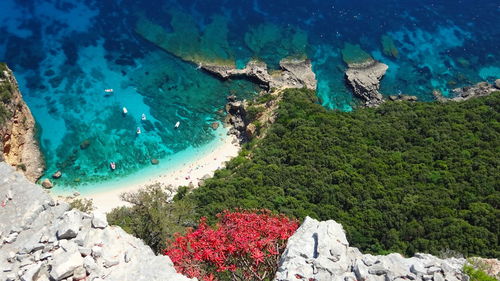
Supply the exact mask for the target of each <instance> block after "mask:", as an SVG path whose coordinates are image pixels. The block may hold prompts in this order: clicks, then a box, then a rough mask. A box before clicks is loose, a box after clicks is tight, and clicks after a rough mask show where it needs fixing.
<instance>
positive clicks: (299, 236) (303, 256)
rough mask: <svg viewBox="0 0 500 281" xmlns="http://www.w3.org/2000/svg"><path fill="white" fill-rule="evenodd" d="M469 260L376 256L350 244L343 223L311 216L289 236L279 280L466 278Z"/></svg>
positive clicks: (420, 255)
mask: <svg viewBox="0 0 500 281" xmlns="http://www.w3.org/2000/svg"><path fill="white" fill-rule="evenodd" d="M465 262H466V260H465V259H455V258H452V259H439V258H437V257H434V256H432V255H429V254H416V255H415V256H414V257H412V258H404V257H403V256H401V255H400V254H389V255H386V256H373V255H370V254H362V253H361V252H360V251H359V250H358V249H357V248H353V247H349V243H348V241H347V239H346V236H345V232H344V229H343V228H342V225H340V224H338V223H336V222H335V221H333V220H329V221H324V222H319V221H317V220H314V219H311V218H309V217H307V218H306V219H305V220H304V222H303V224H302V225H301V226H300V228H299V229H298V230H297V231H296V232H295V234H294V235H292V237H290V238H289V240H288V244H287V247H286V249H285V252H284V253H283V255H282V256H281V260H280V263H279V268H278V271H277V273H276V277H275V279H274V280H275V281H285V280H286V281H289V280H303V281H308V280H317V281H330V280H338V281H345V280H353V281H354V280H357V281H372V280H373V281H385V280H390V281H392V280H397V281H399V280H401V281H402V280H415V281H428V280H434V281H438V280H440V281H445V280H448V281H459V280H462V281H466V280H468V277H467V276H466V275H465V274H464V273H463V272H462V267H463V265H464V263H465Z"/></svg>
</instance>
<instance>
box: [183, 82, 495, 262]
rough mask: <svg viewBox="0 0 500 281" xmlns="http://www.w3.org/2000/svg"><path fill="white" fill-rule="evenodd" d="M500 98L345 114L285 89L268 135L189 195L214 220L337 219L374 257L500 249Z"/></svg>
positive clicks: (309, 95) (485, 252) (492, 252)
mask: <svg viewBox="0 0 500 281" xmlns="http://www.w3.org/2000/svg"><path fill="white" fill-rule="evenodd" d="M499 102H500V93H495V94H493V95H491V96H489V97H485V98H478V99H474V100H470V101H467V102H463V103H447V104H439V103H404V102H393V103H387V104H384V105H382V106H381V107H379V108H376V109H359V110H357V111H355V112H352V113H342V112H332V111H327V110H326V109H324V108H323V107H321V106H320V105H319V104H317V103H316V96H315V95H314V93H313V92H311V91H306V90H287V91H286V92H285V95H284V99H283V101H282V103H281V106H280V108H279V109H278V118H277V120H276V123H275V124H274V125H273V126H272V127H271V129H270V130H269V131H268V133H267V136H266V137H265V138H264V139H262V140H259V141H257V142H255V143H251V144H250V145H248V146H247V150H244V151H243V152H242V154H241V156H239V157H236V158H235V159H233V160H232V161H230V163H229V165H228V168H227V169H224V170H220V171H218V172H217V173H216V175H215V177H214V178H213V179H209V180H207V181H205V186H203V187H202V188H199V189H196V190H195V191H194V192H193V193H192V194H190V195H188V199H190V200H193V201H194V202H195V203H196V205H197V206H198V213H199V214H200V215H202V216H209V217H211V216H213V215H215V214H216V213H218V212H220V211H222V210H225V209H228V208H233V207H243V208H268V209H271V210H275V211H278V212H281V213H285V214H289V215H292V216H295V217H298V218H303V217H305V216H306V215H309V216H311V217H314V218H319V219H322V220H327V219H335V220H336V221H338V222H340V223H342V224H343V225H344V227H345V228H346V230H347V233H348V236H350V237H349V241H351V242H352V243H353V244H354V246H358V247H360V248H361V249H363V250H368V251H371V252H375V253H381V252H385V251H397V252H401V253H405V254H413V253H415V252H430V253H434V254H439V253H440V251H442V250H446V249H452V250H455V251H458V252H461V253H463V254H465V255H481V256H498V255H499V254H500V251H499V248H498V233H499V224H498V218H499V215H500V211H499V210H498V207H499V206H498V205H499V202H500V192H499V191H498V183H499V182H500V178H499V177H500V176H499V175H500V170H499V167H500V165H499V164H500V163H499V161H500V160H499V159H500V158H499V157H498V156H499V155H498V151H499V147H500V146H499V144H500V143H499V142H500V127H499V119H500V115H499V104H500V103H499Z"/></svg>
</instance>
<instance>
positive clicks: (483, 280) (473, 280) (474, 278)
mask: <svg viewBox="0 0 500 281" xmlns="http://www.w3.org/2000/svg"><path fill="white" fill-rule="evenodd" d="M463 270H464V273H465V274H467V275H468V276H469V277H470V281H497V279H496V278H495V277H492V276H489V275H488V274H487V273H486V272H484V271H483V270H481V269H476V268H474V267H472V266H470V265H464V268H463Z"/></svg>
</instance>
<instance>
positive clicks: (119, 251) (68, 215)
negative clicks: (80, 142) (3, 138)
mask: <svg viewBox="0 0 500 281" xmlns="http://www.w3.org/2000/svg"><path fill="white" fill-rule="evenodd" d="M0 200H2V202H1V203H2V207H0V280H16V281H17V280H30V281H31V280H37V281H41V280H56V281H59V280H101V281H102V280H116V281H127V280H129V281H150V280H157V281H187V280H191V279H189V278H187V277H185V276H182V275H181V274H178V273H176V271H175V269H174V266H173V264H172V261H171V260H170V258H168V257H167V256H156V255H155V254H154V253H153V251H151V249H150V248H149V247H148V246H146V245H144V243H143V242H142V241H141V240H139V239H137V238H135V237H132V236H131V235H129V234H127V233H126V232H125V231H123V230H122V229H121V228H119V227H116V226H108V222H107V220H106V217H105V216H104V215H103V214H101V213H94V214H86V213H82V212H80V211H77V210H68V209H69V207H68V205H67V204H58V203H56V202H54V201H53V199H52V198H51V197H50V196H49V195H48V194H47V193H45V192H44V191H43V189H42V188H41V187H40V186H38V185H35V184H33V183H30V182H29V181H27V180H26V178H25V177H24V176H23V175H21V174H20V173H18V172H15V171H14V168H12V167H11V166H9V165H8V164H6V163H0Z"/></svg>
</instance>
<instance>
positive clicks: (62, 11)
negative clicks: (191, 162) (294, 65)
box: [0, 0, 500, 187]
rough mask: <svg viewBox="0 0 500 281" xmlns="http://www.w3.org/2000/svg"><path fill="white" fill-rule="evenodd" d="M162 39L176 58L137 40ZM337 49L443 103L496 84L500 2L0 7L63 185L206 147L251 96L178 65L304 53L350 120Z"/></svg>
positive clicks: (385, 84)
mask: <svg viewBox="0 0 500 281" xmlns="http://www.w3.org/2000/svg"><path fill="white" fill-rule="evenodd" d="M145 22H146V23H148V24H149V25H146V27H145V25H144V23H145ZM153 27H154V28H153ZM159 31H160V34H168V38H169V39H168V41H166V42H168V48H167V49H171V50H175V52H167V51H168V50H167V51H166V50H165V48H163V49H162V48H160V47H159V46H158V45H157V44H153V43H152V42H151V41H148V40H145V39H144V38H147V37H148V36H156V35H154V34H159V33H158V32H159ZM162 32H163V33H162ZM158 40H159V41H161V40H163V39H162V38H158ZM345 43H351V44H359V45H360V47H361V48H362V49H363V50H365V51H366V52H368V53H369V54H370V55H371V56H372V57H373V58H375V59H377V60H380V61H382V62H384V63H386V64H387V65H389V70H388V72H387V74H386V76H385V77H384V78H383V80H382V84H381V91H382V92H383V93H384V94H386V95H390V94H399V93H403V94H410V95H416V96H418V97H419V98H420V99H421V100H423V101H431V100H432V91H433V90H434V89H439V90H440V91H442V92H443V93H444V94H445V95H449V94H450V89H453V88H455V87H459V86H464V85H470V84H473V83H476V82H478V81H484V80H487V81H490V82H491V81H493V80H494V79H495V78H499V77H500V2H498V1H493V0H468V1H464V0H455V1H448V0H447V1H429V0H420V1H409V0H377V1H375V0H358V1H353V0H337V1H327V0H309V1H295V0H286V1H285V0H272V1H264V0H225V1H214V0H198V1H187V0H185V1H154V0H148V1H146V0H105V1H103V0H81V1H77V0H1V1H0V61H5V62H7V63H8V64H9V65H10V67H11V68H12V69H13V70H14V73H15V74H16V77H17V79H18V82H19V84H20V87H21V90H22V93H23V95H24V98H25V100H26V102H27V103H28V105H29V106H30V108H31V110H32V112H33V114H34V116H35V118H36V120H37V121H38V123H39V127H40V142H41V146H42V150H43V152H44V155H45V157H46V160H47V165H48V166H47V167H48V168H47V175H48V176H50V174H52V173H53V172H55V171H56V170H62V171H63V177H62V178H61V179H60V180H58V182H57V184H58V185H59V186H77V187H78V186H79V185H80V184H82V183H88V182H102V181H105V180H109V179H113V178H116V177H121V176H124V175H128V174H130V173H134V172H136V173H137V172H138V171H141V169H143V168H145V167H147V166H150V165H151V164H150V160H151V159H152V158H157V159H160V160H161V161H163V160H166V159H168V158H169V157H172V156H173V155H174V154H176V153H178V152H180V151H183V150H189V149H193V148H197V147H200V146H203V145H205V144H207V143H209V142H210V141H212V140H214V139H216V138H218V137H219V136H218V135H217V133H216V132H214V131H213V130H212V129H211V128H210V124H212V123H213V122H220V120H222V118H223V117H222V116H221V112H220V110H221V109H222V108H223V106H224V104H225V102H226V101H225V97H226V96H228V95H230V94H236V95H237V96H239V97H242V98H249V97H251V96H252V95H255V94H256V93H257V92H258V91H259V88H258V87H257V86H256V85H254V84H252V83H251V82H248V81H244V80H233V81H220V80H217V79H215V78H214V77H212V76H210V75H207V74H206V73H204V72H203V71H200V70H199V69H198V68H197V66H196V64H192V63H189V62H185V61H183V60H182V59H180V58H179V57H189V56H196V57H198V58H199V57H202V58H209V59H211V60H217V59H220V60H224V61H227V60H232V61H234V62H235V63H236V65H238V66H244V65H245V63H246V62H247V61H248V60H249V59H251V58H258V59H261V60H264V61H266V62H267V63H268V65H269V66H270V67H274V68H276V67H277V65H278V62H279V60H280V59H281V58H284V57H288V56H294V55H300V54H302V55H303V54H305V55H307V57H308V58H310V59H311V60H312V63H313V68H314V71H315V73H316V75H317V78H318V89H317V94H318V97H319V98H320V101H321V103H322V104H323V105H324V106H325V107H327V108H329V109H332V110H342V111H350V110H352V109H353V108H354V107H355V106H356V104H357V102H358V101H356V99H355V98H353V96H352V93H351V91H350V90H349V89H348V88H347V87H346V85H345V81H344V70H345V68H346V65H345V64H344V62H343V61H342V56H341V54H340V50H341V49H342V48H343V46H344V44H345ZM105 89H113V92H112V93H109V92H106V91H105ZM123 107H126V108H127V111H128V113H127V114H123ZM142 114H144V115H145V116H146V120H142V118H141V116H142ZM178 121H179V122H180V124H181V125H180V127H179V128H178V129H175V128H174V124H175V123H176V122H178ZM137 128H140V129H141V134H140V135H137V134H136V130H137ZM82 144H83V146H84V147H85V146H87V145H88V147H86V148H85V149H82V147H81V145H82ZM110 161H115V162H116V163H117V168H116V170H115V171H111V169H110V168H109V162H110Z"/></svg>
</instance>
